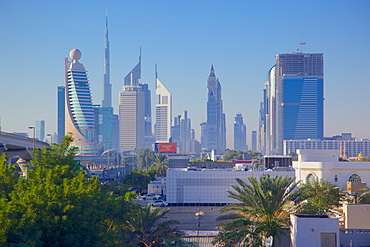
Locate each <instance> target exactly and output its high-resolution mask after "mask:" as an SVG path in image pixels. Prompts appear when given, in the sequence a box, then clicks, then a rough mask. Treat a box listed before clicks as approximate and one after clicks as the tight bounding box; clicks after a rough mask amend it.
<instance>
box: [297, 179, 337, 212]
mask: <svg viewBox="0 0 370 247" xmlns="http://www.w3.org/2000/svg"><path fill="white" fill-rule="evenodd" d="M301 190H303V191H304V194H303V196H304V197H305V198H307V200H306V202H305V203H304V204H303V205H302V208H301V210H300V213H305V214H327V213H330V211H331V210H332V209H333V208H334V207H338V206H339V205H340V201H341V200H342V199H343V198H344V193H343V191H342V189H341V188H339V187H337V186H336V185H334V184H331V183H330V182H328V181H325V180H323V179H321V180H319V181H313V182H310V183H306V184H303V185H302V186H301Z"/></svg>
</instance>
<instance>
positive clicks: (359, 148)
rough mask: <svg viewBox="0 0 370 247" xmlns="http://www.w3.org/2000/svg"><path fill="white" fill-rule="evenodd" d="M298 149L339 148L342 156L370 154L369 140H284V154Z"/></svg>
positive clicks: (365, 155)
mask: <svg viewBox="0 0 370 247" xmlns="http://www.w3.org/2000/svg"><path fill="white" fill-rule="evenodd" d="M298 149H317V150H333V149H335V150H339V155H340V157H342V158H349V157H359V156H362V157H367V156H369V155H370V140H369V139H355V140H311V139H309V140H308V139H306V140H284V154H285V155H288V154H292V153H297V150H298Z"/></svg>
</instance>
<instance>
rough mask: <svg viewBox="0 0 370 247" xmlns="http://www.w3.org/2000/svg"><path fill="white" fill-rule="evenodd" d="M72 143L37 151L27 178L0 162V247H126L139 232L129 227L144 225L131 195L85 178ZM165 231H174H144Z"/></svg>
mask: <svg viewBox="0 0 370 247" xmlns="http://www.w3.org/2000/svg"><path fill="white" fill-rule="evenodd" d="M72 141H73V139H72V136H71V135H68V136H66V137H64V139H63V143H62V144H61V145H58V144H52V146H51V147H46V148H43V149H35V152H34V159H33V160H32V162H31V165H30V167H29V171H28V178H27V179H26V178H24V177H22V176H19V175H18V174H17V173H15V170H16V167H15V166H11V165H9V164H7V163H6V157H5V156H2V157H1V158H0V188H1V192H0V245H6V246H8V245H9V246H11V245H17V246H129V245H126V244H125V243H131V240H132V234H133V231H142V229H141V228H140V227H138V228H135V230H133V229H132V224H133V223H132V222H134V221H136V220H143V218H139V219H138V218H137V217H138V216H137V212H140V211H142V210H146V209H143V208H142V206H140V205H138V204H136V203H133V202H131V199H132V198H133V196H134V195H131V194H124V195H123V193H121V192H120V190H121V189H120V188H118V187H117V188H113V187H112V186H114V185H111V186H106V185H102V184H101V183H100V182H99V181H98V178H97V177H95V176H93V177H88V176H87V174H86V173H85V171H84V169H83V167H82V166H80V164H79V163H78V162H75V161H74V155H75V150H76V149H75V148H71V147H70V143H71V142H72ZM148 172H149V171H148ZM151 173H153V174H155V171H151ZM138 174H139V173H138ZM154 212H156V211H154ZM165 213H166V212H163V213H162V212H156V214H157V215H164V214H165ZM159 218H160V217H159ZM128 219H129V220H130V222H131V223H130V224H129V223H128ZM156 219H158V218H155V219H153V220H152V221H151V222H152V224H154V223H155V220H156ZM158 226H161V224H158ZM166 230H168V234H170V235H169V236H172V235H171V234H172V232H173V229H172V228H161V230H159V228H158V227H152V228H148V227H146V228H145V231H144V232H146V233H147V234H149V235H150V234H151V233H152V232H153V234H154V233H159V232H160V235H161V237H163V236H167V235H166V234H167V232H166ZM157 235H158V234H157ZM157 235H156V234H154V235H153V236H157ZM158 236H159V235H158ZM133 246H137V245H136V244H134V245H133Z"/></svg>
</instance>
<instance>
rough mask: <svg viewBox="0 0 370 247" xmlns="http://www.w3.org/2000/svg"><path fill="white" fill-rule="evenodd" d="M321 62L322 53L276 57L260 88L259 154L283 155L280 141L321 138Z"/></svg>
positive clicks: (322, 100) (322, 80)
mask: <svg viewBox="0 0 370 247" xmlns="http://www.w3.org/2000/svg"><path fill="white" fill-rule="evenodd" d="M323 60H324V59H323V54H322V53H301V52H297V53H284V54H277V55H276V65H274V66H273V67H272V68H271V69H270V70H269V71H268V74H267V80H266V83H265V84H264V89H263V90H264V93H263V97H264V98H263V102H262V103H261V108H260V125H259V136H260V138H259V139H260V147H259V149H260V150H259V151H261V152H262V153H265V154H283V140H297V139H308V138H311V139H323V137H324V62H323Z"/></svg>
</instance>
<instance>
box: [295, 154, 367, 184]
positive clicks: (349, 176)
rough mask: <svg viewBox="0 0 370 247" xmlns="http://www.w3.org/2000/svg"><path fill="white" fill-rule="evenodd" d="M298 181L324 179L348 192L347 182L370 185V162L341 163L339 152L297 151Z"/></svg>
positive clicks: (296, 172) (296, 167)
mask: <svg viewBox="0 0 370 247" xmlns="http://www.w3.org/2000/svg"><path fill="white" fill-rule="evenodd" d="M297 153H298V161H293V168H294V169H295V176H296V179H297V181H302V182H304V183H307V182H309V181H312V180H319V179H324V180H326V181H329V182H331V183H333V184H335V185H337V186H338V187H341V188H343V189H344V190H347V182H351V183H366V184H370V162H348V161H347V162H346V161H339V150H307V149H306V150H297Z"/></svg>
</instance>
